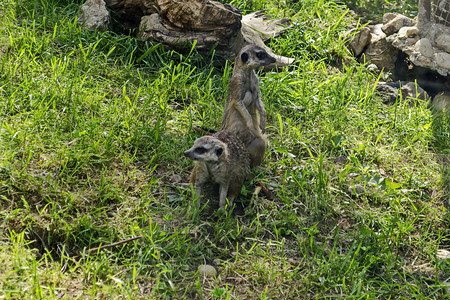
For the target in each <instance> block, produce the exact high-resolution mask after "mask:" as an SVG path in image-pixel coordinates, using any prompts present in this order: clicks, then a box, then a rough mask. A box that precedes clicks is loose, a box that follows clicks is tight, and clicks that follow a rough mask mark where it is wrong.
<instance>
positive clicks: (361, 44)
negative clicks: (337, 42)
mask: <svg viewBox="0 0 450 300" xmlns="http://www.w3.org/2000/svg"><path fill="white" fill-rule="evenodd" d="M345 36H346V37H347V41H348V42H347V44H348V47H349V48H350V50H351V51H352V52H353V54H354V55H355V56H359V55H360V54H361V53H362V52H363V50H364V48H366V46H367V45H368V44H369V43H370V40H371V38H372V34H371V33H370V28H369V27H363V28H360V29H359V30H358V29H357V28H354V29H351V30H350V31H348V32H346V33H345Z"/></svg>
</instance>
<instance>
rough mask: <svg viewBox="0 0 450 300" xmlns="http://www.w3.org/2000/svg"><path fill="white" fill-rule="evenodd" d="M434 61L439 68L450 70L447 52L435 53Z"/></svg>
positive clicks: (449, 58) (449, 59)
mask: <svg viewBox="0 0 450 300" xmlns="http://www.w3.org/2000/svg"><path fill="white" fill-rule="evenodd" d="M434 60H435V61H436V64H437V65H438V67H439V68H442V69H446V70H450V54H448V53H447V52H439V53H435V54H434Z"/></svg>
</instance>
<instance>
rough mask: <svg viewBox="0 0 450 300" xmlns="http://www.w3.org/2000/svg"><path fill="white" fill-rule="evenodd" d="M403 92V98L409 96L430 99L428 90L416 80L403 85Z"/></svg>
mask: <svg viewBox="0 0 450 300" xmlns="http://www.w3.org/2000/svg"><path fill="white" fill-rule="evenodd" d="M401 92H402V97H403V99H406V98H407V97H409V98H414V99H420V100H428V99H429V98H430V96H428V94H427V92H426V91H425V90H424V89H423V88H421V87H420V86H419V85H418V84H415V83H414V82H408V83H407V84H405V85H403V86H402V88H401Z"/></svg>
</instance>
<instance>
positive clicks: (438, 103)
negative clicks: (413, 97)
mask: <svg viewBox="0 0 450 300" xmlns="http://www.w3.org/2000/svg"><path fill="white" fill-rule="evenodd" d="M430 106H431V108H432V109H433V110H434V111H436V112H437V111H444V110H445V111H446V112H447V113H449V114H450V91H444V92H441V93H439V94H437V95H436V96H434V98H433V100H432V101H431V104H430Z"/></svg>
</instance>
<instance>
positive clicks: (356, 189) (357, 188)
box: [348, 184, 364, 195]
mask: <svg viewBox="0 0 450 300" xmlns="http://www.w3.org/2000/svg"><path fill="white" fill-rule="evenodd" d="M348 193H349V194H355V195H361V194H364V187H363V186H362V185H360V184H355V185H354V186H349V187H348Z"/></svg>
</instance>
